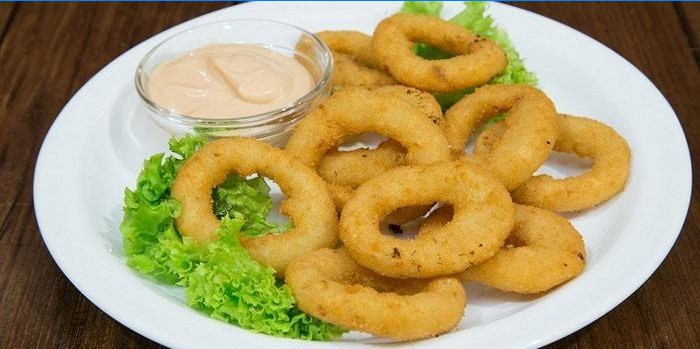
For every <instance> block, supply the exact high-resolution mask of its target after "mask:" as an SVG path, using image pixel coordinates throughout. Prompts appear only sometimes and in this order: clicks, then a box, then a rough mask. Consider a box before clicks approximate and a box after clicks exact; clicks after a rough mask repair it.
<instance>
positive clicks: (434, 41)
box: [372, 13, 507, 92]
mask: <svg viewBox="0 0 700 349" xmlns="http://www.w3.org/2000/svg"><path fill="white" fill-rule="evenodd" d="M416 42H422V43H427V44H430V45H433V46H435V47H437V48H439V49H441V50H443V51H447V52H451V53H453V54H455V56H454V57H452V58H448V59H439V60H427V59H424V58H421V57H419V56H416V54H415V53H414V52H413V46H414V44H415V43H416ZM372 48H373V49H374V54H375V56H376V57H377V59H378V60H379V61H380V62H381V63H382V64H383V65H385V66H386V67H387V68H388V69H389V72H390V73H391V75H393V76H394V78H395V79H397V80H399V81H400V82H402V83H404V84H406V85H410V86H414V87H417V88H420V89H422V90H427V91H438V92H448V91H454V90H459V89H464V88H468V87H474V86H479V85H483V84H485V83H487V82H488V81H489V80H491V78H492V77H494V76H495V75H496V74H498V73H500V72H501V71H502V70H503V69H504V68H505V67H506V64H507V60H506V55H505V53H504V52H503V50H502V49H501V48H500V47H499V46H498V45H497V44H496V43H495V42H493V41H491V40H489V39H486V38H484V37H481V36H478V35H475V34H474V33H472V32H471V31H469V30H468V29H466V28H464V27H462V26H459V25H456V24H454V23H450V22H447V21H444V20H442V19H439V18H436V17H431V16H427V15H421V14H408V13H399V14H395V15H393V16H391V17H388V18H385V19H384V20H382V21H381V22H380V23H379V25H377V27H376V28H375V30H374V36H373V38H372Z"/></svg>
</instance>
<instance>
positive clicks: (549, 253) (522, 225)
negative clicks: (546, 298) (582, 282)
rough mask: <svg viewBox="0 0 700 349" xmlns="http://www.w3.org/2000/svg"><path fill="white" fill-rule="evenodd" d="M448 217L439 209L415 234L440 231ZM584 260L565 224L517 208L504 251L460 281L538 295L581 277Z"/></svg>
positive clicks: (541, 213)
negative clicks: (513, 224)
mask: <svg viewBox="0 0 700 349" xmlns="http://www.w3.org/2000/svg"><path fill="white" fill-rule="evenodd" d="M451 216H452V209H451V207H449V206H443V207H441V208H440V209H438V210H437V211H435V212H433V213H432V214H431V215H430V216H429V217H428V218H427V219H426V220H425V222H423V225H422V226H421V227H420V229H419V230H418V234H425V233H428V232H430V231H432V230H434V229H437V228H438V227H440V226H443V225H444V224H446V223H447V222H449V221H450V218H451ZM585 259H586V248H585V245H584V243H583V239H582V238H581V234H579V232H578V231H577V230H576V229H575V228H574V227H573V226H572V225H571V223H569V221H568V220H566V219H565V218H564V217H561V216H559V215H558V214H556V213H553V212H550V211H547V210H543V209H541V208H536V207H531V206H524V205H515V227H514V228H513V230H512V231H511V232H510V235H509V237H508V239H507V240H506V244H505V246H503V248H502V249H501V251H500V252H498V253H497V254H496V255H495V256H493V257H491V258H490V259H488V260H486V261H485V262H483V263H481V264H479V265H475V266H472V267H470V268H469V269H467V270H466V271H465V272H464V273H463V274H462V275H461V278H462V279H463V280H467V281H477V282H481V283H483V284H486V285H489V286H491V287H494V288H498V289H500V290H503V291H508V292H516V293H525V294H528V293H540V292H545V291H547V290H549V289H551V288H553V287H555V286H558V285H560V284H563V283H564V282H566V281H568V280H570V279H572V278H574V277H576V276H578V275H579V274H581V272H582V271H583V267H584V266H585Z"/></svg>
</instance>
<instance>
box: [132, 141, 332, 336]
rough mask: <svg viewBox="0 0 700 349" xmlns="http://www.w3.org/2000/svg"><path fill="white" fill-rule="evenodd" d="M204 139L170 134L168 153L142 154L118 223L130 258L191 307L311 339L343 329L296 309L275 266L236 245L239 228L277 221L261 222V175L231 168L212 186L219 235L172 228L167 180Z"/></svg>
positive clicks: (259, 229) (256, 228)
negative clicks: (209, 237) (197, 238)
mask: <svg viewBox="0 0 700 349" xmlns="http://www.w3.org/2000/svg"><path fill="white" fill-rule="evenodd" d="M204 143H205V140H204V138H201V137H198V136H186V137H183V138H181V139H171V140H170V143H169V145H170V150H171V152H172V153H173V155H172V156H166V155H165V154H156V155H154V156H152V157H150V158H149V159H147V160H146V161H145V162H144V167H143V169H142V171H141V173H140V174H139V177H138V179H137V184H136V188H135V189H134V190H130V189H126V190H125V193H124V218H123V220H122V223H121V226H120V230H121V232H122V238H123V242H124V254H125V256H126V263H127V265H128V266H129V267H131V268H133V269H135V270H136V271H138V272H139V273H141V274H143V275H145V276H147V277H150V278H152V279H153V280H155V281H157V282H161V283H165V284H170V285H178V286H182V287H184V289H185V299H186V302H187V304H188V305H189V306H191V307H192V308H194V309H197V310H199V311H202V312H204V313H206V314H208V315H209V316H211V317H213V318H216V319H219V320H222V321H226V322H228V323H231V324H235V325H238V326H240V327H243V328H246V329H250V330H252V331H255V332H260V333H266V334H270V335H274V336H280V337H290V338H300V339H308V340H331V339H334V338H337V337H339V336H340V335H342V333H343V332H344V330H342V329H340V328H338V327H337V326H334V325H331V324H328V323H325V322H323V321H321V320H319V319H316V318H314V317H311V316H309V315H307V314H305V313H303V312H302V311H301V310H299V308H298V307H297V306H296V302H295V300H294V297H293V296H292V294H291V292H290V290H289V289H288V288H287V286H286V285H284V284H281V285H280V284H278V282H277V280H276V279H275V271H274V270H273V269H271V268H268V267H264V266H262V265H260V264H258V263H257V262H255V261H254V260H253V259H252V258H251V257H250V255H249V254H248V252H247V251H246V250H245V248H243V247H242V246H241V244H240V242H239V234H241V235H242V234H244V233H245V234H246V235H259V234H262V233H265V232H270V231H273V232H274V231H280V230H281V229H282V227H279V226H277V225H275V224H273V223H268V222H266V218H267V214H268V213H269V211H270V209H271V207H272V201H271V199H270V197H269V195H268V194H269V191H270V188H269V187H268V186H267V184H265V182H264V180H263V179H262V178H252V179H243V178H241V177H239V176H231V177H229V178H228V179H227V180H226V181H225V183H223V184H222V185H221V186H220V187H219V188H217V189H216V190H215V191H214V194H213V196H214V199H215V202H214V206H215V207H218V208H219V209H220V210H219V211H217V214H219V215H220V216H221V218H222V223H221V226H220V227H219V229H218V230H217V234H219V239H218V240H216V241H212V242H209V243H206V244H198V243H194V242H192V241H189V240H188V239H187V238H183V237H182V236H180V234H179V233H178V232H177V229H176V227H175V223H174V220H175V217H177V216H178V215H179V214H180V204H179V203H178V202H177V200H175V199H173V198H171V196H170V189H171V187H172V182H173V180H174V179H175V176H176V175H177V171H178V170H179V169H180V167H182V164H183V163H184V161H185V160H186V159H187V158H188V157H190V156H192V154H194V152H195V151H196V150H197V149H198V148H199V147H200V146H202V145H203V144H204ZM245 229H248V231H245V232H244V230H245Z"/></svg>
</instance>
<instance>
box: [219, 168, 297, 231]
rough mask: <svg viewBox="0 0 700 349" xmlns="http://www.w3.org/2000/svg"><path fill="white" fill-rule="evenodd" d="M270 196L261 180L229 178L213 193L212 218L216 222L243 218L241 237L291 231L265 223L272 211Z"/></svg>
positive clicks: (260, 178) (267, 187)
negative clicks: (238, 215) (219, 219)
mask: <svg viewBox="0 0 700 349" xmlns="http://www.w3.org/2000/svg"><path fill="white" fill-rule="evenodd" d="M269 193H270V187H269V186H268V185H267V183H265V180H264V179H263V178H262V177H253V178H250V179H244V178H242V177H240V176H237V175H232V176H230V177H229V178H227V179H226V181H224V183H222V184H221V185H219V186H218V187H217V188H216V189H214V191H213V193H212V198H213V199H214V214H216V216H217V217H219V218H222V217H224V216H226V215H228V216H234V215H235V214H241V215H242V216H243V217H245V224H243V227H242V228H241V235H244V236H260V235H264V234H267V233H275V234H276V233H282V232H284V231H286V230H287V229H289V228H290V227H289V226H287V225H278V224H275V223H272V222H268V221H267V215H268V214H269V213H270V210H271V209H272V198H270V195H269Z"/></svg>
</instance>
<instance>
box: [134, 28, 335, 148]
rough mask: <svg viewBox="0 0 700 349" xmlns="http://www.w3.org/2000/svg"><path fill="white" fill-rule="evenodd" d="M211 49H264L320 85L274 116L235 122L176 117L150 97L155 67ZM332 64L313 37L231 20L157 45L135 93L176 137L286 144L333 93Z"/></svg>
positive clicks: (143, 63)
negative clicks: (301, 69)
mask: <svg viewBox="0 0 700 349" xmlns="http://www.w3.org/2000/svg"><path fill="white" fill-rule="evenodd" d="M211 44H249V45H256V46H262V47H264V48H267V49H269V50H272V51H275V52H277V53H279V54H282V55H285V56H287V57H290V58H293V59H295V60H297V61H298V62H299V63H301V64H302V65H303V66H304V67H306V69H308V71H309V73H310V74H311V76H312V77H313V78H314V80H315V85H314V86H313V88H312V89H311V90H310V91H309V92H308V93H306V94H305V95H304V96H302V97H301V98H299V99H297V100H296V101H294V102H293V103H292V104H290V105H288V106H286V107H282V108H278V109H275V110H270V111H269V112H266V113H262V114H256V115H249V116H243V117H235V118H215V119H214V118H201V117H194V116H190V115H183V114H179V113H176V112H174V111H172V110H170V109H168V108H166V107H164V106H161V105H158V104H157V103H155V102H154V101H153V100H152V99H151V98H150V97H149V93H148V88H147V87H148V79H149V76H150V74H151V72H152V71H153V69H154V68H155V67H157V66H158V65H159V64H161V63H163V62H166V61H170V60H173V59H175V58H177V57H179V56H181V55H183V54H185V53H187V52H191V51H193V50H196V49H197V48H200V47H203V46H206V45H211ZM332 70H333V59H332V57H331V53H330V50H329V49H328V47H327V46H326V45H325V44H324V43H323V42H322V41H321V40H320V39H319V38H318V37H316V36H315V35H314V34H312V33H310V32H308V31H306V30H304V29H301V28H299V27H296V26H293V25H290V24H286V23H282V22H276V21H269V20H257V19H241V20H227V21H221V22H214V23H209V24H204V25H200V26H197V27H194V28H191V29H188V30H185V31H182V32H180V33H177V34H175V35H173V36H171V37H169V38H167V39H165V40H163V42H161V43H160V44H158V45H156V47H154V48H153V49H152V50H150V51H149V52H148V53H147V54H146V55H145V56H144V57H143V59H141V61H140V62H139V65H138V68H137V69H136V76H135V80H136V81H135V83H136V90H137V91H138V94H139V96H140V98H141V101H142V102H143V104H144V106H145V112H146V113H147V114H148V115H149V116H150V117H151V118H152V119H153V120H154V121H155V122H156V123H157V124H158V125H159V126H160V127H161V128H163V129H165V130H166V131H168V132H169V133H171V134H173V135H182V134H186V133H198V134H205V135H207V136H210V137H211V138H220V137H232V136H239V137H254V138H257V139H259V140H262V141H265V142H268V143H271V144H274V145H283V144H284V143H285V142H286V140H287V138H288V137H289V133H290V132H291V130H292V129H293V128H294V125H295V124H296V123H297V122H298V121H299V120H301V119H302V118H303V117H304V115H305V114H306V113H307V112H308V111H309V110H310V109H311V108H313V107H314V106H315V105H316V104H317V103H319V102H320V101H322V100H323V99H325V98H326V97H328V95H329V94H330V91H331V84H330V80H331V72H332Z"/></svg>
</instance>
